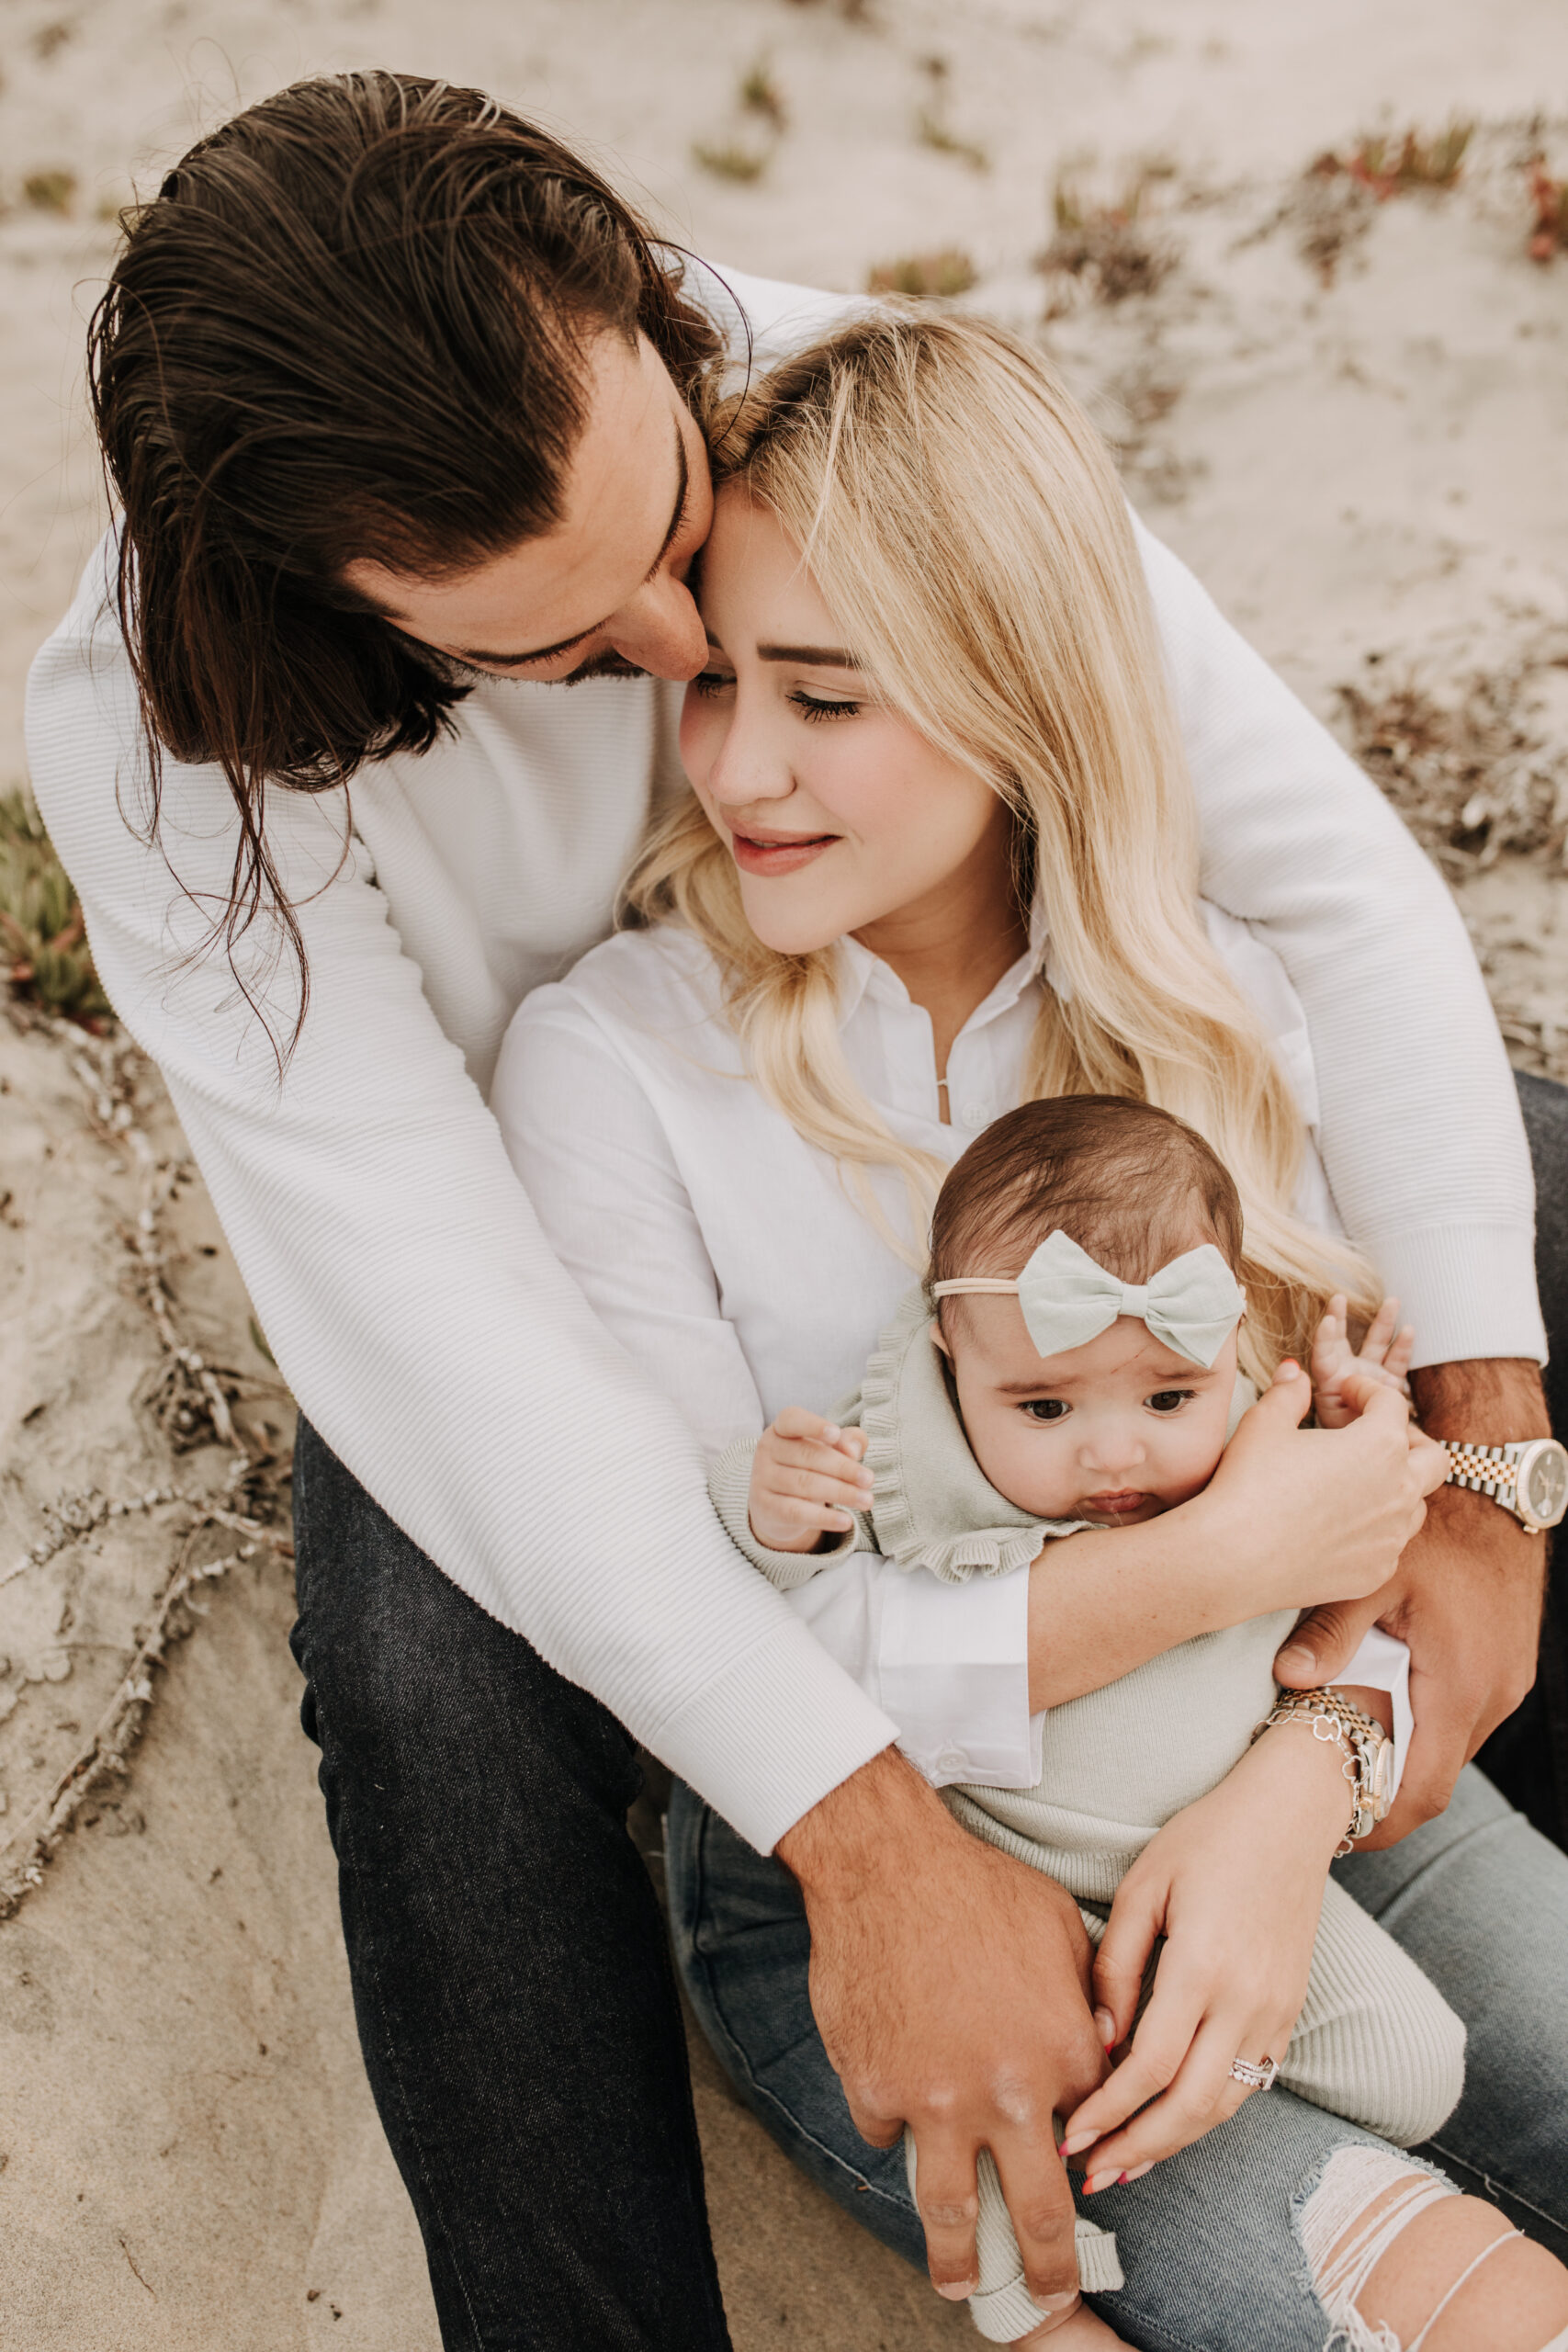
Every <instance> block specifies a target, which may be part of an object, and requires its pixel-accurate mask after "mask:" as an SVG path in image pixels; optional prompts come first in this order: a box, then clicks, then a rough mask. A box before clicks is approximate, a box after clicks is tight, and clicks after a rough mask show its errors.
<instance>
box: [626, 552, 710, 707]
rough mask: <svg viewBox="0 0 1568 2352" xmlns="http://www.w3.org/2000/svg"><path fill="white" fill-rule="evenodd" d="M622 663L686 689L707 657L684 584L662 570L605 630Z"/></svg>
mask: <svg viewBox="0 0 1568 2352" xmlns="http://www.w3.org/2000/svg"><path fill="white" fill-rule="evenodd" d="M605 634H606V636H607V637H608V638H609V640H610V643H611V644H612V645H613V646H614V647H615V651H616V652H617V653H618V654H619V655H620V656H621V658H622V660H623V661H625V662H633V663H635V664H636V666H637V669H639V670H647V671H648V672H649V673H650V674H651V675H652V676H654V677H656V678H671V679H674V680H676V681H677V682H678V683H680V684H684V682H685V681H686V680H687V679H688V678H694V677H695V676H696V674H697V673H698V671H699V670H701V669H702V668H703V667H704V665H705V662H706V661H707V658H708V640H707V631H706V629H705V628H704V627H703V618H702V615H701V614H700V613H699V612H698V610H697V608H696V605H695V604H694V601H693V597H692V592H691V590H690V589H689V588H688V587H687V585H686V583H685V582H684V581H683V580H677V579H676V578H675V576H674V574H673V573H672V572H668V571H661V572H660V574H659V576H658V578H657V579H654V580H649V581H648V582H646V583H645V584H644V585H643V586H642V587H641V588H639V589H638V590H637V594H636V595H635V596H633V597H632V598H631V599H630V600H629V602H628V603H626V604H625V605H622V607H621V609H620V611H619V612H618V613H617V614H616V615H615V618H614V620H612V621H611V623H610V625H609V628H607V630H606V631H605Z"/></svg>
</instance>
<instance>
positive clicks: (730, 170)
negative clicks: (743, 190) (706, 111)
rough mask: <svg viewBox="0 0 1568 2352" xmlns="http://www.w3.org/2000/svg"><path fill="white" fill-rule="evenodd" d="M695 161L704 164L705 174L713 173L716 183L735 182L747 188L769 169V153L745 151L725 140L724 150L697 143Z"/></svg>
mask: <svg viewBox="0 0 1568 2352" xmlns="http://www.w3.org/2000/svg"><path fill="white" fill-rule="evenodd" d="M692 161H693V163H694V164H701V166H702V168H703V170H704V171H705V172H711V173H712V174H713V176H714V178H715V179H716V180H734V181H736V182H738V183H739V185H740V186H741V187H750V184H751V182H752V181H753V180H760V179H761V176H762V174H763V173H764V172H765V171H766V170H767V168H768V161H769V152H768V151H767V150H761V151H759V150H758V149H757V148H755V147H744V146H742V145H741V143H740V141H739V140H736V139H729V140H726V141H725V142H724V144H723V145H722V146H718V145H714V144H710V142H709V141H706V140H705V139H694V141H692Z"/></svg>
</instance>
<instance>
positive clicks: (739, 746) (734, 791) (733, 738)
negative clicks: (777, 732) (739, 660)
mask: <svg viewBox="0 0 1568 2352" xmlns="http://www.w3.org/2000/svg"><path fill="white" fill-rule="evenodd" d="M707 788H708V791H709V792H710V793H711V795H712V796H713V798H714V799H715V801H716V803H717V804H718V806H719V807H720V808H721V809H754V808H756V807H757V805H758V803H759V802H761V801H764V800H787V799H788V797H789V796H790V794H791V793H792V792H793V791H794V790H795V771H794V770H793V768H792V767H791V766H790V763H789V762H788V760H787V759H785V758H782V757H781V756H780V754H779V752H778V750H777V748H776V747H775V746H774V745H773V743H771V742H770V741H769V734H768V729H767V727H766V725H765V723H764V722H763V721H762V720H761V718H759V717H757V716H754V715H753V714H752V713H751V712H750V711H749V710H748V708H747V703H746V696H745V694H744V691H743V690H738V691H737V694H736V697H735V704H734V707H733V709H732V710H731V713H730V718H729V724H728V727H727V728H726V729H725V731H724V741H723V742H722V743H721V744H720V745H719V747H718V751H717V753H716V756H715V759H714V763H713V765H712V767H711V768H710V769H709V770H708V783H707Z"/></svg>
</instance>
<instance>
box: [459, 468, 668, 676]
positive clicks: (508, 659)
mask: <svg viewBox="0 0 1568 2352" xmlns="http://www.w3.org/2000/svg"><path fill="white" fill-rule="evenodd" d="M691 487H692V469H691V467H690V465H689V463H688V462H687V458H686V436H685V435H684V434H683V433H682V430H681V427H680V424H678V423H677V424H676V427H675V505H674V509H673V511H672V513H671V516H670V528H669V529H668V530H667V531H666V532H665V534H664V537H663V539H662V540H661V541H660V548H659V553H658V554H657V555H656V556H655V557H654V559H653V561H652V562H651V563H650V564H649V567H648V571H647V572H646V573H645V574H644V581H643V584H644V585H645V586H646V585H647V583H648V582H649V580H651V579H652V578H653V576H654V573H655V572H656V571H658V570H659V567H660V564H661V563H662V562H663V560H664V559H665V557H666V556H667V555H668V554H669V552H670V550H671V547H672V546H673V545H674V543H675V534H676V532H677V531H678V530H679V529H680V527H681V523H682V517H683V516H684V515H685V512H686V499H687V495H688V493H689V492H690V490H691ZM603 627H604V623H603V621H595V622H594V624H593V628H603ZM592 634H593V629H592V628H580V629H579V630H578V632H577V635H576V636H575V637H563V638H562V639H561V641H560V643H559V644H558V645H541V646H540V648H539V650H538V651H537V652H536V653H485V652H481V651H479V650H477V649H475V648H470V647H468V646H463V647H460V648H459V649H458V651H457V655H456V657H455V658H456V659H457V661H459V662H476V663H479V664H481V665H483V666H484V667H486V668H489V669H492V670H514V669H519V668H521V667H522V665H523V664H524V663H525V662H549V661H553V659H554V658H555V656H556V655H557V654H558V653H570V651H571V649H572V647H573V646H574V645H581V643H582V641H583V639H585V638H589V637H592Z"/></svg>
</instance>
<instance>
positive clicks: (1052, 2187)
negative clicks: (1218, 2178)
mask: <svg viewBox="0 0 1568 2352" xmlns="http://www.w3.org/2000/svg"><path fill="white" fill-rule="evenodd" d="M778 1852H779V1857H780V1859H781V1860H783V1861H784V1863H786V1864H787V1866H788V1868H789V1869H790V1870H791V1871H793V1872H794V1874H795V1877H796V1878H797V1879H798V1880H799V1882H800V1885H801V1890H802V1892H803V1894H805V1897H806V1909H807V1918H808V1919H809V1921H810V1926H811V2007H812V2009H813V2011H814V2012H815V2014H816V2018H817V2023H818V2027H819V2028H820V2030H821V2034H822V2040H823V2041H824V2043H825V2044H826V2045H827V2051H828V2055H829V2058H830V2059H831V2060H832V2062H833V2065H834V2067H835V2068H836V2070H837V2072H838V2075H839V2079H840V2082H841V2083H842V2084H843V2086H844V2095H845V2097H846V2098H847V2099H848V2101H849V2107H850V2113H851V2115H852V2118H853V2120H854V2124H855V2129H856V2130H857V2131H859V2132H860V2133H861V2135H862V2136H863V2138H864V2139H866V2140H869V2141H870V2143H871V2144H872V2145H873V2147H877V2148H888V2147H891V2146H892V2145H893V2143H894V2142H895V2141H896V2140H897V2138H898V2136H899V2133H900V2131H901V2130H902V2129H903V2127H904V2125H905V2124H908V2127H909V2130H910V2131H912V2132H913V2134H914V2138H915V2154H916V2173H917V2186H916V2195H917V2201H918V2203H919V2212H920V2220H921V2222H923V2224H924V2226H925V2233H926V2260H927V2263H928V2265H929V2267H930V2269H931V2283H932V2285H933V2286H934V2287H935V2288H936V2290H937V2292H938V2293H939V2294H941V2295H946V2296H948V2297H949V2298H950V2299H952V2300H953V2301H956V2300H958V2299H959V2298H961V2297H963V2296H964V2295H967V2294H971V2293H973V2291H974V2290H975V2288H976V2285H977V2283H978V2270H977V2267H976V2254H975V2218H976V2212H977V2211H978V2210H979V2199H978V2192H977V2189H976V2171H975V2160H976V2153H977V2151H978V2150H979V2149H981V2148H983V2147H984V2148H989V2150H990V2152H991V2154H992V2156H993V2157H994V2158H995V2160H996V2165H997V2170H998V2174H999V2175H1000V2177H1001V2185H1002V2193H1003V2195H1004V2196H1005V2197H1006V2199H1007V2203H1008V2211H1009V2212H1010V2214H1011V2216H1012V2223H1013V2228H1014V2230H1015V2231H1016V2232H1017V2234H1018V2243H1019V2247H1020V2250H1021V2254H1022V2256H1023V2268H1024V2276H1025V2278H1026V2279H1027V2281H1028V2284H1029V2291H1030V2293H1031V2294H1032V2296H1033V2298H1034V2300H1035V2301H1036V2302H1037V2303H1040V2304H1041V2305H1042V2306H1043V2308H1044V2309H1046V2310H1050V2309H1052V2308H1053V2305H1054V2301H1055V2308H1056V2309H1063V2308H1065V2307H1066V2301H1068V2300H1070V2298H1071V2297H1072V2295H1073V2294H1074V2293H1075V2292H1076V2291H1077V2258H1076V2256H1075V2254H1074V2249H1073V2199H1072V2191H1071V2189H1070V2188H1069V2187H1068V2183H1067V2177H1066V2171H1065V2170H1064V2168H1063V2165H1062V2161H1061V2158H1060V2157H1059V2156H1058V2155H1057V2154H1056V2149H1055V2138H1054V2134H1053V2131H1052V2128H1051V2118H1052V2113H1053V2110H1055V2111H1056V2112H1059V2113H1061V2114H1063V2115H1066V2114H1070V2113H1071V2112H1072V2110H1073V2109H1075V2108H1076V2107H1077V2105H1078V2104H1079V2102H1080V2101H1081V2100H1083V2099H1085V2098H1088V2096H1089V2092H1090V2091H1092V2090H1093V2089H1094V2088H1095V2087H1096V2086H1097V2085H1098V2084H1099V2083H1100V2080H1101V2078H1102V2076H1103V2075H1104V2073H1105V2065H1106V2060H1105V2052H1104V2051H1103V2050H1102V2048H1101V2046H1100V2038H1099V2035H1098V2033H1097V2032H1096V2030H1095V2024H1094V2019H1093V2018H1092V2016H1091V2015H1090V2011H1089V1964H1090V1951H1089V1938H1088V1936H1087V1935H1086V1934H1085V1932H1084V1926H1083V1921H1082V1920H1081V1918H1080V1917H1078V1911H1077V1905H1076V1904H1075V1903H1074V1902H1073V1901H1072V1898H1071V1897H1070V1896H1069V1895H1067V1894H1064V1892H1063V1890H1062V1889H1061V1888H1060V1887H1059V1886H1057V1885H1056V1883H1055V1881H1054V1880H1052V1879H1048V1878H1046V1877H1044V1876H1043V1874H1042V1873H1041V1872H1040V1871H1033V1870H1031V1869H1029V1868H1028V1867H1027V1865H1025V1864H1024V1863H1021V1862H1015V1861H1013V1860H1011V1859H1010V1857H1009V1856H1008V1855H1006V1854H999V1853H998V1852H997V1851H996V1849H994V1848H993V1847H990V1846H987V1845H985V1844H984V1843H983V1842H982V1841H981V1840H980V1839H979V1838H972V1837H971V1836H970V1835H969V1833H968V1831H967V1830H964V1829H961V1828H960V1827H959V1826H958V1824H957V1823H956V1822H955V1821H954V1820H953V1816H952V1815H951V1814H950V1813H949V1812H948V1811H947V1808H946V1807H945V1806H944V1805H943V1804H942V1802H941V1800H940V1799H939V1798H938V1796H937V1795H936V1793H935V1792H934V1791H933V1790H932V1789H931V1788H929V1787H928V1786H927V1784H926V1782H925V1781H922V1780H921V1779H920V1777H919V1774H918V1773H917V1772H916V1771H914V1770H913V1769H912V1768H911V1767H910V1766H909V1765H908V1764H906V1763H905V1761H904V1760H903V1758H901V1757H899V1756H897V1755H896V1754H895V1753H894V1751H893V1750H892V1749H888V1750H887V1751H886V1753H884V1754H883V1755H881V1756H878V1757H876V1758H874V1759H873V1760H872V1762H871V1763H869V1764H867V1765H865V1766H863V1769H862V1770H860V1771H858V1772H856V1773H854V1774H853V1775H852V1777H851V1779H849V1780H848V1781H845V1782H844V1783H843V1785H842V1787H840V1788H838V1789H835V1790H834V1791H833V1792H832V1794H831V1795H830V1796H828V1797H824V1799H823V1800H822V1802H821V1804H818V1805H815V1806H813V1808H812V1810H811V1811H810V1812H809V1813H808V1814H807V1815H805V1817H804V1819H802V1820H800V1821H798V1822H796V1824H795V1827H794V1828H793V1829H792V1830H790V1832H789V1833H788V1835H787V1837H785V1838H782V1839H781V1840H780V1842H779V1848H778ZM1055 2299H1059V2300H1055Z"/></svg>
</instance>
